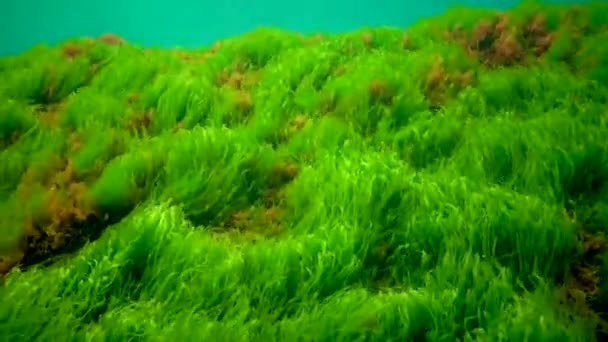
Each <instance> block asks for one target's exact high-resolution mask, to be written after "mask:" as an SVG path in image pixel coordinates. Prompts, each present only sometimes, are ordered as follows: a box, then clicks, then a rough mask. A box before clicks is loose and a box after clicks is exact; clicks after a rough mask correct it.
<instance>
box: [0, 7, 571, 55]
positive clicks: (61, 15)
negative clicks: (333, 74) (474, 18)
mask: <svg viewBox="0 0 608 342" xmlns="http://www.w3.org/2000/svg"><path fill="white" fill-rule="evenodd" d="M517 2H518V1H517V0H465V1H455V0H418V1H413V0H401V1H398V0H339V1H335V0H334V1H331V0H307V1H300V2H292V1H278V0H215V1H204V0H198V1H197V0H173V1H153V0H148V1H144V0H105V1H83V0H2V1H0V54H2V55H6V54H14V53H19V52H21V51H23V50H25V49H27V48H29V47H31V46H32V45H34V44H36V43H40V42H45V43H49V44H54V43H57V42H59V41H62V40H64V39H66V38H71V37H75V36H97V35H100V34H102V33H107V32H112V33H116V34H118V35H120V36H122V37H124V38H125V39H127V40H129V41H132V42H135V43H137V44H140V45H144V46H164V47H174V46H183V47H193V46H200V45H207V44H209V43H211V42H213V41H215V40H217V39H221V38H226V37H230V36H234V35H238V34H241V33H243V32H246V31H250V30H252V29H254V28H255V27H256V26H276V27H281V28H284V29H287V30H291V31H298V32H305V33H306V32H312V31H323V32H343V31H349V30H353V29H356V28H359V27H361V26H407V25H408V24H411V23H412V22H413V21H415V20H416V19H419V18H421V17H424V16H431V15H436V14H441V13H442V12H444V11H445V10H446V8H447V7H448V6H450V5H454V4H462V5H468V6H484V7H494V8H507V7H510V6H513V5H514V4H516V3H517ZM553 2H572V1H564V0H561V1H553Z"/></svg>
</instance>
